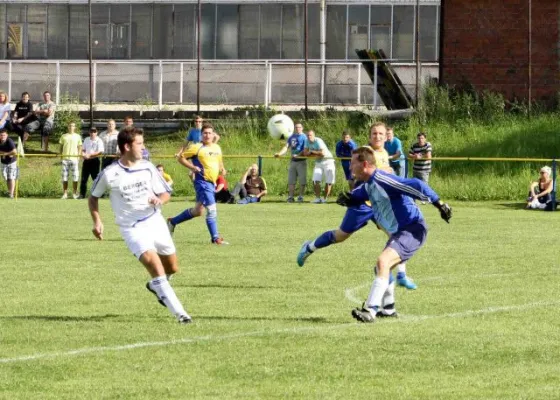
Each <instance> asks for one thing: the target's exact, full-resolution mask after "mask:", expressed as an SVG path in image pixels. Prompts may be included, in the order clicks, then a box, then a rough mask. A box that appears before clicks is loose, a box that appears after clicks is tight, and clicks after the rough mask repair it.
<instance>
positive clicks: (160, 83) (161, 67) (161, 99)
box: [158, 60, 163, 111]
mask: <svg viewBox="0 0 560 400" xmlns="http://www.w3.org/2000/svg"><path fill="white" fill-rule="evenodd" d="M158 106H159V109H160V111H161V109H162V108H163V62H162V61H161V60H159V93H158Z"/></svg>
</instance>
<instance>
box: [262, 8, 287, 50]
mask: <svg viewBox="0 0 560 400" xmlns="http://www.w3.org/2000/svg"><path fill="white" fill-rule="evenodd" d="M281 13H282V6H281V5H279V4H263V5H261V42H260V52H259V58H260V59H262V60H264V59H277V58H280V33H281V25H280V20H281V18H282V14H281Z"/></svg>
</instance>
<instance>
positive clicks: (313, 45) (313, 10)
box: [307, 4, 321, 60]
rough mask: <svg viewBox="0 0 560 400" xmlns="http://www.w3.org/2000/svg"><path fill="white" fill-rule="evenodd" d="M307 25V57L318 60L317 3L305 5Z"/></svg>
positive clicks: (319, 55)
mask: <svg viewBox="0 0 560 400" xmlns="http://www.w3.org/2000/svg"><path fill="white" fill-rule="evenodd" d="M307 25H308V28H307V47H308V48H307V54H308V56H309V59H311V60H318V59H319V58H320V57H321V48H320V41H321V40H320V37H321V36H320V35H321V33H320V32H321V28H320V17H319V4H309V5H308V6H307Z"/></svg>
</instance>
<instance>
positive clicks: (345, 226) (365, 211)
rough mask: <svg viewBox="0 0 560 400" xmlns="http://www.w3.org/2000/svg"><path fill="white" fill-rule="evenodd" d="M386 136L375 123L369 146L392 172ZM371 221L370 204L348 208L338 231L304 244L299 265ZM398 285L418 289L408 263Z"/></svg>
mask: <svg viewBox="0 0 560 400" xmlns="http://www.w3.org/2000/svg"><path fill="white" fill-rule="evenodd" d="M386 134H387V130H386V127H385V124H384V123H382V122H377V123H374V124H373V125H372V126H371V128H370V138H369V144H370V146H371V148H372V149H373V151H374V156H375V166H376V167H377V168H380V169H382V170H384V171H387V172H390V171H392V170H391V168H390V167H389V155H388V154H387V151H385V149H384V144H385V139H386ZM369 221H372V222H373V223H374V224H375V223H376V221H375V219H374V218H373V211H372V209H371V206H370V205H369V204H366V203H365V202H362V203H361V204H356V205H352V206H351V207H348V208H347V209H346V213H345V214H344V218H343V219H342V223H341V224H340V227H339V228H338V229H336V230H331V231H326V232H324V233H322V234H321V235H319V236H318V237H317V238H316V239H315V240H313V241H306V242H304V243H303V245H302V246H301V249H300V251H299V253H298V256H297V263H298V265H299V266H300V267H303V265H304V263H305V260H306V259H307V258H308V257H309V256H310V255H311V254H313V253H314V252H315V251H316V250H318V249H321V248H324V247H328V246H330V245H332V244H336V243H341V242H344V241H345V240H346V239H348V238H349V237H350V236H352V234H353V233H354V232H357V231H358V230H360V229H362V228H363V227H364V226H366V225H367V224H368V222H369ZM397 285H399V286H402V287H405V288H407V289H409V290H415V289H416V287H417V286H416V283H414V281H413V280H412V279H410V278H409V277H408V276H407V275H406V262H402V263H400V264H399V265H398V266H397Z"/></svg>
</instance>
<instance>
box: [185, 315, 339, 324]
mask: <svg viewBox="0 0 560 400" xmlns="http://www.w3.org/2000/svg"><path fill="white" fill-rule="evenodd" d="M193 318H195V319H197V320H199V319H201V320H206V321H287V322H311V323H314V324H331V323H332V321H329V320H327V319H326V318H323V317H293V318H282V317H266V316H264V317H242V316H240V317H227V316H220V315H214V316H204V315H196V316H194V317H193Z"/></svg>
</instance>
